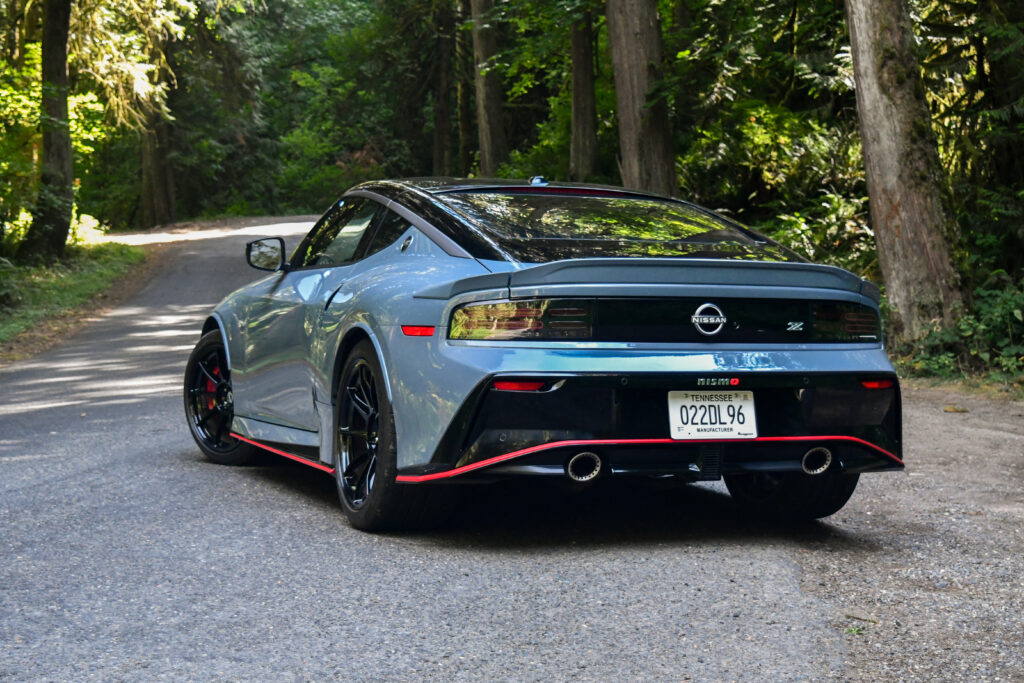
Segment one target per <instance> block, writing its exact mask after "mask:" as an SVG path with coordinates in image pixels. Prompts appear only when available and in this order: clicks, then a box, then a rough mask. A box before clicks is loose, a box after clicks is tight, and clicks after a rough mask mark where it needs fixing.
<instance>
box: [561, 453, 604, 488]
mask: <svg viewBox="0 0 1024 683" xmlns="http://www.w3.org/2000/svg"><path fill="white" fill-rule="evenodd" d="M600 473H601V458H600V457H599V456H598V455H597V453H591V452H589V451H584V452H582V453H577V454H576V455H574V456H572V457H571V458H569V462H567V463H566V464H565V474H566V476H568V477H569V478H570V479H572V480H573V481H578V482H585V481H591V480H593V479H594V478H595V477H597V475H598V474H600Z"/></svg>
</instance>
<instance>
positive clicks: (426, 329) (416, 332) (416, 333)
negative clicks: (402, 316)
mask: <svg viewBox="0 0 1024 683" xmlns="http://www.w3.org/2000/svg"><path fill="white" fill-rule="evenodd" d="M402 334H404V335H405V336H406V337H433V336H434V326H433V325H402Z"/></svg>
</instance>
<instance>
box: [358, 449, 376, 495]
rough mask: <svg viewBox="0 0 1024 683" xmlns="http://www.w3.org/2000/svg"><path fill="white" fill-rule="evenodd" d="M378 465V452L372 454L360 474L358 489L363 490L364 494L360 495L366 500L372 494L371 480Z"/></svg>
mask: <svg viewBox="0 0 1024 683" xmlns="http://www.w3.org/2000/svg"><path fill="white" fill-rule="evenodd" d="M376 465H377V456H376V454H372V455H371V457H370V460H369V462H367V463H366V467H364V468H363V471H362V473H360V475H359V481H358V483H357V484H356V490H357V491H361V492H362V494H363V495H362V496H360V497H361V498H362V499H363V500H366V497H367V496H368V495H370V481H371V477H372V476H373V472H374V470H375V469H376Z"/></svg>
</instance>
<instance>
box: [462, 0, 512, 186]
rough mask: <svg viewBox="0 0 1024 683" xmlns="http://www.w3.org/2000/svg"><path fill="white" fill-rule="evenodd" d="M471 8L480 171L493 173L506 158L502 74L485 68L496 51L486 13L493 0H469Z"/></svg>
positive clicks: (485, 173) (493, 33)
mask: <svg viewBox="0 0 1024 683" xmlns="http://www.w3.org/2000/svg"><path fill="white" fill-rule="evenodd" d="M470 7H471V8H472V12H473V61H474V65H475V66H474V72H475V74H476V79H475V81H476V119H477V122H476V125H477V131H478V134H479V137H480V175H482V176H493V175H495V174H496V173H497V172H498V167H499V166H500V165H501V164H502V162H504V161H505V160H506V159H508V143H507V141H506V140H505V112H504V108H503V106H502V99H503V88H502V85H501V77H500V76H499V75H498V73H497V72H496V71H494V69H488V70H486V71H485V69H486V67H487V60H489V59H490V58H491V57H493V56H494V55H495V54H496V53H497V52H498V39H497V36H496V35H495V32H494V29H493V28H491V27H490V26H488V25H487V19H486V14H487V13H488V12H489V11H490V10H491V8H492V7H494V0H471V2H470Z"/></svg>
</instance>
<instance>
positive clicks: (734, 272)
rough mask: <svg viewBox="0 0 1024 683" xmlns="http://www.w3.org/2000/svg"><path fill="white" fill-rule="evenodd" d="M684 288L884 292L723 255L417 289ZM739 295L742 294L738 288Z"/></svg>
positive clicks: (538, 270) (818, 271)
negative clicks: (729, 259)
mask: <svg viewBox="0 0 1024 683" xmlns="http://www.w3.org/2000/svg"><path fill="white" fill-rule="evenodd" d="M666 286H668V287H672V286H680V287H685V288H687V289H698V290H708V289H710V288H715V289H716V290H717V291H716V293H720V294H726V293H728V292H729V291H733V290H745V291H746V293H747V294H748V295H749V293H750V291H751V290H757V289H761V288H769V289H771V290H772V291H773V292H774V293H773V296H778V295H779V294H780V293H782V292H784V291H785V290H789V294H792V295H793V296H794V298H799V297H801V295H802V294H803V293H804V292H806V295H810V296H811V297H812V298H817V297H814V296H813V295H812V294H811V292H812V290H818V291H819V292H822V291H823V290H824V291H832V292H835V291H836V290H838V291H840V292H846V293H849V294H852V295H861V296H864V297H866V298H868V299H870V300H871V301H873V302H875V303H876V304H877V303H878V302H879V301H880V299H881V291H880V290H879V289H878V287H877V286H876V285H874V284H872V283H870V282H868V281H867V280H863V279H861V278H859V277H857V276H856V275H854V274H853V273H851V272H849V271H847V270H843V269H842V268H837V267H835V266H822V265H817V264H813V263H793V262H779V263H776V262H770V261H728V260H723V259H671V258H663V259H657V258H644V259H631V258H590V259H573V260H568V261H555V262H553V263H544V264H541V265H537V266H532V267H529V268H524V269H522V270H515V271H510V272H505V273H491V274H488V275H478V276H475V277H469V278H464V279H462V280H456V281H454V282H446V283H444V284H441V285H436V286H432V287H429V288H427V289H425V290H422V291H420V292H417V293H416V294H415V297H416V298H420V299H451V298H452V297H455V296H458V295H460V294H465V293H468V292H473V291H483V290H497V289H506V290H508V297H509V298H512V299H517V298H527V297H536V296H546V295H559V296H585V295H601V296H607V295H609V294H621V295H629V294H632V293H636V294H641V293H643V291H644V290H652V289H660V288H664V287H666ZM737 293H738V292H737Z"/></svg>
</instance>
